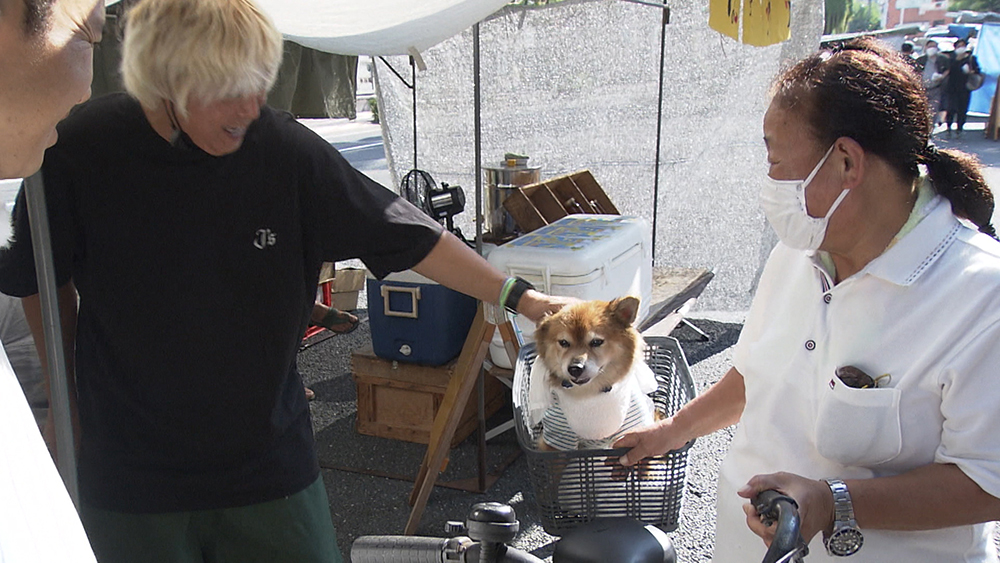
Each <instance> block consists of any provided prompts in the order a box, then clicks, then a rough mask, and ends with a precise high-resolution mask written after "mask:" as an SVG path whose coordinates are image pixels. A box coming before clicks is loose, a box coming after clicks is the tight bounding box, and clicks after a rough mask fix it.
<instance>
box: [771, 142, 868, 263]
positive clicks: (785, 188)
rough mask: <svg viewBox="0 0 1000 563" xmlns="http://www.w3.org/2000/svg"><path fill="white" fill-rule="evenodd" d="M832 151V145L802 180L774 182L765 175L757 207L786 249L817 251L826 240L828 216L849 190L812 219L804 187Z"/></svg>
mask: <svg viewBox="0 0 1000 563" xmlns="http://www.w3.org/2000/svg"><path fill="white" fill-rule="evenodd" d="M832 152H833V146H831V147H830V148H829V150H827V151H826V154H825V155H823V158H821V159H820V161H819V163H817V164H816V167H815V168H813V169H812V172H810V173H809V175H808V176H806V178H805V179H804V180H775V179H774V178H771V177H770V176H768V177H767V183H766V184H765V186H764V188H763V189H761V191H760V205H761V207H763V208H764V215H765V216H766V217H767V222H768V223H770V224H771V228H772V229H774V232H775V233H777V235H778V239H780V240H781V242H783V243H785V245H786V246H789V247H791V248H797V249H799V250H816V249H818V248H819V245H820V244H822V243H823V239H824V238H826V226H827V223H829V222H830V217H831V216H832V215H833V212H834V211H836V210H837V207H839V206H840V202H842V201H844V198H845V197H847V192H848V191H849V190H846V189H845V190H843V191H841V192H840V195H839V196H837V199H836V201H834V202H833V205H831V206H830V210H829V211H827V212H826V216H825V217H813V216H811V215H809V211H808V210H807V209H806V187H808V186H809V182H811V181H812V179H813V178H814V177H816V174H817V173H818V172H819V169H820V168H822V167H823V163H825V162H826V159H827V158H829V157H830V153H832Z"/></svg>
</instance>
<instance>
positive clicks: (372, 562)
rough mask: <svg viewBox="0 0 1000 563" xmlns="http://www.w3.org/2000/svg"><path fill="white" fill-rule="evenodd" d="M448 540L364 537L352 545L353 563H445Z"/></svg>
mask: <svg viewBox="0 0 1000 563" xmlns="http://www.w3.org/2000/svg"><path fill="white" fill-rule="evenodd" d="M448 542H449V540H448V539H446V538H424V537H418V536H362V537H360V538H358V539H356V540H354V543H353V544H352V545H351V563H444V561H445V550H446V548H447V546H448Z"/></svg>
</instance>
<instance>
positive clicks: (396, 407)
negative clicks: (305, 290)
mask: <svg viewBox="0 0 1000 563" xmlns="http://www.w3.org/2000/svg"><path fill="white" fill-rule="evenodd" d="M456 363H457V361H452V362H450V363H448V364H445V365H443V366H426V365H421V364H407V363H403V362H393V361H391V360H383V359H382V358H379V357H377V356H376V355H375V353H374V352H373V351H372V349H371V348H366V349H362V350H358V351H356V352H354V354H353V355H352V357H351V367H352V370H351V371H352V373H353V375H354V382H355V385H356V386H357V391H358V418H357V426H356V428H357V431H358V433H359V434H365V435H367V436H378V437H381V438H391V439H394V440H403V441H406V442H416V443H419V444H426V443H428V442H429V441H430V435H431V428H432V427H433V426H434V417H435V416H436V415H437V412H438V409H439V408H440V406H441V401H442V400H443V399H444V394H445V391H446V390H447V388H448V383H449V382H450V381H451V378H452V375H453V373H454V370H455V364H456ZM485 387H486V401H485V404H486V416H487V417H489V416H492V415H493V414H494V413H496V412H497V410H499V409H500V407H501V406H502V405H503V404H504V402H505V401H506V392H505V390H506V387H504V385H503V384H502V383H501V382H500V381H499V380H497V379H496V378H495V377H491V376H486V380H485ZM477 404H478V401H477V400H476V395H475V394H473V396H472V398H471V399H470V400H469V402H468V403H467V404H466V405H465V410H464V411H463V413H462V418H461V421H460V422H459V425H458V429H457V430H456V431H455V436H454V437H453V438H452V440H451V446H452V447H454V446H456V445H458V443H459V442H461V441H462V440H464V439H465V438H467V437H468V436H469V435H470V434H472V432H473V431H475V430H476V428H477V427H478V426H479V422H478V417H477V408H476V407H477Z"/></svg>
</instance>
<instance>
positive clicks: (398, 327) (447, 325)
mask: <svg viewBox="0 0 1000 563" xmlns="http://www.w3.org/2000/svg"><path fill="white" fill-rule="evenodd" d="M367 293H368V318H369V321H370V322H371V329H372V349H373V350H374V352H375V355H376V356H378V357H380V358H384V359H387V360H397V361H400V362H412V363H417V364H427V365H432V366H439V365H443V364H446V363H448V362H449V361H451V360H452V359H454V358H455V356H457V355H458V354H459V352H461V351H462V345H463V344H464V343H465V339H466V337H467V336H468V335H469V328H471V327H472V321H473V319H475V316H476V307H477V303H476V300H475V299H474V298H472V297H469V296H468V295H464V294H462V293H459V292H457V291H454V290H451V289H448V288H447V287H444V286H442V285H439V284H437V283H436V282H434V281H432V280H430V279H428V278H425V277H423V276H421V275H420V274H418V273H416V272H414V271H411V270H407V271H405V272H397V273H393V274H389V275H388V276H386V277H385V279H383V280H377V279H375V278H371V277H369V278H368V280H367Z"/></svg>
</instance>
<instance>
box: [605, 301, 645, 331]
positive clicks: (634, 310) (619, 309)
mask: <svg viewBox="0 0 1000 563" xmlns="http://www.w3.org/2000/svg"><path fill="white" fill-rule="evenodd" d="M608 310H609V311H611V316H612V317H614V319H615V320H616V321H618V322H620V323H622V325H624V326H631V325H632V323H634V322H635V318H636V316H638V314H639V298H638V297H632V296H631V295H630V296H628V297H619V298H618V299H615V300H614V301H612V302H611V303H608Z"/></svg>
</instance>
